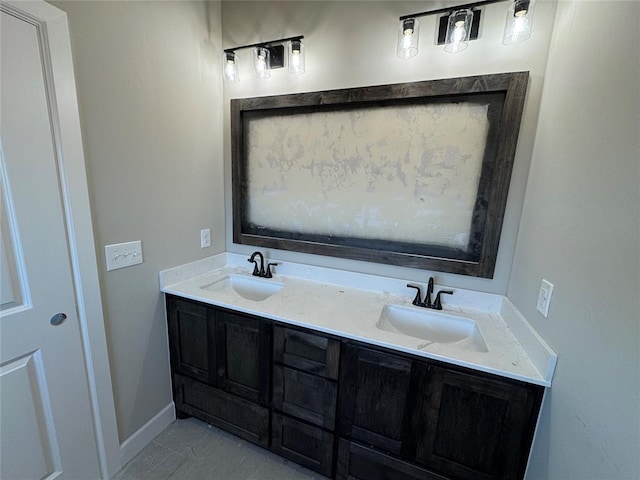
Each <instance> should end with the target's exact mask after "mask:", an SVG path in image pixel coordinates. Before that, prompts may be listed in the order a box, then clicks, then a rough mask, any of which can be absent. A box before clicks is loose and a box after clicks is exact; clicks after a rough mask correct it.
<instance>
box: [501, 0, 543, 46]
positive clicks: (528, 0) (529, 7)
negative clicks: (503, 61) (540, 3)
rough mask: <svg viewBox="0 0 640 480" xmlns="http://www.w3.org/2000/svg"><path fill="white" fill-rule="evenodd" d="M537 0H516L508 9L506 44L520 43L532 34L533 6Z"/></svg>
mask: <svg viewBox="0 0 640 480" xmlns="http://www.w3.org/2000/svg"><path fill="white" fill-rule="evenodd" d="M534 5H535V0H514V2H513V3H512V4H511V5H510V6H509V10H507V21H506V23H505V25H504V37H503V38H502V43H504V44H505V45H518V44H519V43H522V42H524V41H525V40H528V39H529V37H530V36H531V24H532V23H533V8H534Z"/></svg>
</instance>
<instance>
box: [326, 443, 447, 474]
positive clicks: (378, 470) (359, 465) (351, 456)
mask: <svg viewBox="0 0 640 480" xmlns="http://www.w3.org/2000/svg"><path fill="white" fill-rule="evenodd" d="M336 479H338V480H448V479H447V477H442V476H440V475H437V474H435V473H432V472H430V471H428V470H425V469H423V468H420V467H417V466H415V465H411V464H410V463H407V462H404V461H402V460H399V459H397V458H393V457H390V456H388V455H385V454H383V453H380V452H377V451H375V450H372V449H371V448H367V447H364V446H362V445H359V444H357V443H354V442H349V441H347V440H344V439H340V445H339V448H338V465H337V471H336Z"/></svg>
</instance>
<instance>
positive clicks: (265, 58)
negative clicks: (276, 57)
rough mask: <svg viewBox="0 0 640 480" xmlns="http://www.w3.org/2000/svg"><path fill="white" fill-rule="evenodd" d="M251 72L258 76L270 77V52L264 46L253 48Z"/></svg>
mask: <svg viewBox="0 0 640 480" xmlns="http://www.w3.org/2000/svg"><path fill="white" fill-rule="evenodd" d="M253 73H254V75H255V76H256V77H258V78H270V77H271V54H270V53H269V49H268V48H265V47H256V48H255V49H254V50H253Z"/></svg>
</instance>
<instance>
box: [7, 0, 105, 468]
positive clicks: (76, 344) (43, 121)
mask: <svg viewBox="0 0 640 480" xmlns="http://www.w3.org/2000/svg"><path fill="white" fill-rule="evenodd" d="M2 8H3V10H2V14H1V15H2V17H1V28H0V32H1V35H2V38H1V41H0V48H1V52H0V61H1V65H0V71H1V72H2V81H1V82H0V109H1V110H0V119H1V123H0V138H1V149H0V188H1V190H2V191H1V192H0V198H1V205H0V209H1V211H2V212H3V216H4V217H5V218H4V220H3V224H2V227H3V228H2V235H1V237H2V239H3V242H2V243H3V250H4V256H5V258H7V267H8V268H7V271H6V272H5V273H8V274H9V275H13V277H12V278H13V280H12V281H11V283H10V284H9V285H10V291H9V289H5V287H2V288H3V292H2V293H3V294H2V295H1V296H2V297H3V298H5V299H11V300H9V301H7V302H6V303H5V302H3V303H4V305H3V308H2V309H1V310H0V334H1V335H0V337H1V340H0V349H1V352H2V353H1V357H0V366H1V368H2V372H3V375H2V377H1V382H2V383H1V384H0V389H1V390H2V403H3V408H2V410H1V411H0V431H1V432H2V434H1V435H2V438H1V441H2V452H3V453H2V455H3V457H2V458H3V462H2V464H1V466H0V478H16V475H17V474H16V473H15V472H13V473H11V472H12V470H11V469H18V470H21V469H23V468H27V469H28V471H25V473H24V474H22V475H17V478H34V477H32V473H33V471H32V470H31V468H35V469H36V470H38V472H49V474H50V476H56V475H58V476H57V477H56V478H61V479H62V478H83V479H91V478H99V475H100V474H99V469H98V456H97V447H96V441H95V434H94V430H93V418H92V414H91V409H90V399H89V387H88V383H87V371H86V369H85V360H84V355H83V350H82V338H81V333H80V324H79V319H78V315H77V312H76V299H75V292H74V282H73V276H72V273H71V262H70V257H69V246H68V244H67V232H66V222H65V211H64V207H63V201H62V194H61V191H60V178H61V174H60V172H59V171H58V159H57V155H58V148H57V144H56V142H55V140H54V138H55V135H54V132H55V131H56V124H55V120H54V119H55V112H56V111H57V110H56V108H55V107H54V106H53V105H52V104H51V103H50V102H51V101H52V100H51V99H52V98H54V96H53V95H52V94H51V92H52V89H53V85H51V84H49V83H48V80H47V79H48V78H49V77H48V76H47V75H46V74H45V72H44V71H43V65H47V64H48V63H47V58H48V57H47V55H48V52H47V50H46V49H45V48H44V47H43V45H45V44H44V43H41V42H43V40H42V39H43V38H46V34H45V33H44V32H43V31H42V29H41V28H42V27H41V26H40V24H38V23H37V22H36V21H31V20H29V18H28V17H27V16H24V15H21V14H20V13H19V12H17V10H15V9H12V8H11V7H9V6H6V5H3V6H2ZM11 268H14V272H13V273H11ZM3 285H4V282H3ZM59 313H64V314H65V316H66V319H65V321H64V322H62V323H61V324H60V325H58V326H53V325H51V323H50V319H51V318H52V317H53V316H54V315H56V314H59ZM45 378H46V381H45ZM14 387H15V388H14ZM5 405H8V406H9V407H8V408H5ZM29 412H30V413H29ZM43 419H44V420H43ZM11 432H20V433H19V434H15V435H14V434H13V433H11ZM37 442H40V447H39V448H35V450H34V443H37ZM56 452H57V453H56ZM32 456H36V457H38V458H39V459H40V460H37V461H36V462H35V463H34V465H31V464H32ZM56 457H57V458H58V459H57V460H56ZM5 458H7V459H8V461H7V463H5V462H4V459H5ZM27 465H29V466H27ZM5 469H7V470H5ZM49 474H43V476H42V477H41V476H40V475H38V476H37V478H47V476H49Z"/></svg>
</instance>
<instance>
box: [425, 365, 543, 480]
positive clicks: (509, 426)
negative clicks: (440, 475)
mask: <svg viewBox="0 0 640 480" xmlns="http://www.w3.org/2000/svg"><path fill="white" fill-rule="evenodd" d="M542 392H543V389H542V387H537V386H534V385H528V384H523V383H522V384H521V383H519V382H509V381H502V380H498V379H493V378H486V377H482V376H477V375H470V374H466V373H461V372H457V371H453V370H449V369H445V368H439V367H431V368H430V371H429V381H428V383H427V386H426V390H425V393H424V396H423V405H422V417H421V421H420V428H419V429H418V432H419V433H418V442H417V451H416V460H417V461H418V462H419V463H421V464H423V465H427V466H429V467H430V468H433V469H436V470H438V471H441V472H444V473H446V474H449V475H451V476H452V477H454V478H459V479H468V480H479V479H487V480H488V479H519V478H523V476H524V473H525V468H526V464H527V459H528V456H529V449H530V447H531V442H532V439H533V433H534V429H535V425H536V420H537V418H538V411H539V408H540V402H541V400H542Z"/></svg>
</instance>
